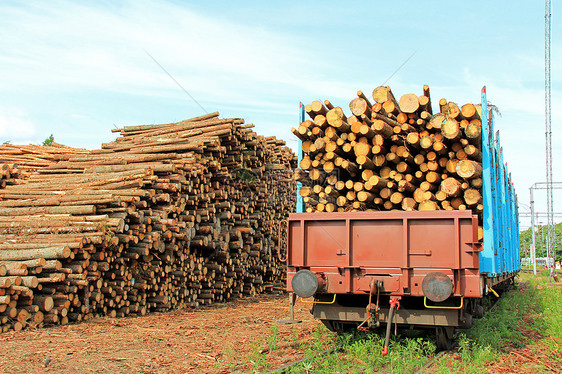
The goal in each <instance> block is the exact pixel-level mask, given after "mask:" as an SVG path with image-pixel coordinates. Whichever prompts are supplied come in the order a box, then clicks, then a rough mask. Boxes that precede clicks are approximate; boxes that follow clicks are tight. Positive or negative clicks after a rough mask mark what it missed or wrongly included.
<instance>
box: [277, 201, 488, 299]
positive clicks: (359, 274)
mask: <svg viewBox="0 0 562 374" xmlns="http://www.w3.org/2000/svg"><path fill="white" fill-rule="evenodd" d="M477 229H478V222H477V218H476V216H474V215H472V213H471V212H470V211H426V212H418V211H416V212H404V211H385V212H346V213H297V214H290V215H289V219H288V249H287V252H288V255H287V256H288V258H287V266H288V276H287V282H288V288H289V290H291V279H292V277H293V276H294V274H295V273H296V271H298V270H299V269H309V270H311V271H313V272H315V273H321V274H322V277H323V278H324V279H326V286H325V292H327V293H338V294H341V293H368V292H369V283H370V281H371V280H372V279H375V280H376V281H380V282H381V284H382V285H383V286H382V291H383V292H386V293H391V294H393V295H410V296H424V294H423V290H422V282H423V279H424V277H425V276H426V275H427V274H429V273H431V272H436V271H439V272H441V273H443V274H445V275H446V276H447V277H449V279H450V280H451V282H452V284H453V295H454V296H467V297H481V296H482V285H481V275H480V272H479V270H478V253H479V251H480V250H481V245H480V243H478V242H477Z"/></svg>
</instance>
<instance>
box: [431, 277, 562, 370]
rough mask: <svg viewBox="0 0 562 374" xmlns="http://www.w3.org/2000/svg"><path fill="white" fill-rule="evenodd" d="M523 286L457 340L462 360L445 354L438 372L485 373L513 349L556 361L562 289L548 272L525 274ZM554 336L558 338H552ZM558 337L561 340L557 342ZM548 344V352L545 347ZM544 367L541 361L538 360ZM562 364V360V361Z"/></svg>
mask: <svg viewBox="0 0 562 374" xmlns="http://www.w3.org/2000/svg"><path fill="white" fill-rule="evenodd" d="M521 278H522V281H523V282H524V283H523V284H522V286H521V287H516V288H515V289H514V290H512V291H509V292H506V293H505V294H504V295H502V297H501V299H500V300H499V301H498V304H497V305H496V307H495V308H494V309H493V310H492V311H491V312H489V313H487V314H486V315H485V316H484V318H482V319H480V320H475V323H474V327H473V328H472V329H470V330H467V331H466V332H465V333H462V334H460V335H459V337H458V339H457V344H458V351H459V356H460V359H458V360H451V358H450V357H443V358H442V359H441V360H439V361H438V363H437V365H436V372H438V373H451V372H453V373H481V372H482V371H485V370H486V367H487V366H488V365H489V364H491V363H493V362H494V361H497V360H501V359H502V358H503V357H505V356H506V355H507V354H508V352H509V351H510V350H512V349H516V348H521V347H525V346H527V347H529V348H530V349H531V350H532V351H537V352H538V351H542V352H543V353H544V352H546V354H547V355H548V356H549V358H551V359H554V360H556V358H555V357H556V355H557V354H558V355H559V354H560V353H562V352H561V351H560V340H559V339H560V334H561V332H562V331H561V330H562V316H561V314H560V310H561V309H560V307H561V306H562V292H561V291H560V289H557V288H549V287H546V286H545V285H546V284H547V283H548V273H547V274H541V275H540V276H537V277H534V276H533V275H531V274H523V275H521ZM551 337H554V339H551ZM557 340H558V341H557ZM543 345H546V346H547V347H548V349H546V351H545V350H544V349H543V348H542V347H543ZM536 364H537V365H538V367H539V368H540V362H537V363H536ZM559 364H561V365H562V362H559Z"/></svg>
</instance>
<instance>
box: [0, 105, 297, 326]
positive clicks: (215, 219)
mask: <svg viewBox="0 0 562 374" xmlns="http://www.w3.org/2000/svg"><path fill="white" fill-rule="evenodd" d="M251 127H252V125H245V124H244V121H243V120H241V119H219V118H218V113H213V114H210V115H206V116H203V117H198V118H193V119H190V120H186V121H183V122H180V123H175V124H165V125H147V126H129V127H125V128H122V129H119V130H117V131H118V132H119V133H120V135H121V136H120V137H119V138H117V140H116V141H114V142H111V143H107V144H103V145H102V149H100V150H94V151H87V150H81V149H73V148H69V147H64V146H61V145H58V144H55V145H54V146H52V147H41V146H14V145H4V146H2V147H0V164H2V165H1V170H2V173H1V179H0V181H1V183H2V186H3V187H4V188H2V189H0V329H1V330H4V331H6V330H9V329H14V330H19V329H21V328H23V327H25V326H26V325H32V326H41V325H42V324H44V323H62V324H64V323H68V322H72V321H81V320H86V319H89V318H92V317H93V316H100V315H109V316H126V315H129V314H141V315H142V314H145V313H147V312H150V311H166V310H170V309H172V308H177V307H181V306H197V305H201V304H208V303H211V302H213V301H223V300H228V299H230V298H233V297H238V296H241V295H252V294H255V293H259V292H270V291H273V290H282V289H283V287H284V283H283V279H284V276H285V274H284V271H283V269H282V265H281V263H280V262H279V261H278V260H277V253H276V242H277V225H278V222H279V221H280V220H281V219H283V218H285V217H286V215H287V213H288V212H290V211H294V207H295V198H294V190H295V182H294V181H293V180H292V178H291V175H292V170H293V168H294V167H296V158H295V155H294V154H293V153H292V152H291V151H290V150H289V149H288V148H287V147H285V143H284V142H283V141H281V140H277V139H275V138H274V137H262V136H258V135H256V134H255V133H254V132H253V131H252V130H251Z"/></svg>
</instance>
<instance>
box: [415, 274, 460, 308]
mask: <svg viewBox="0 0 562 374" xmlns="http://www.w3.org/2000/svg"><path fill="white" fill-rule="evenodd" d="M422 291H423V294H424V295H425V296H427V298H428V299H429V300H431V301H435V302H442V301H445V300H447V299H448V298H449V296H451V293H452V292H453V282H452V281H451V278H449V277H448V276H446V275H445V274H443V273H441V272H440V271H434V272H431V273H429V274H427V275H426V276H425V277H424V278H423V282H422Z"/></svg>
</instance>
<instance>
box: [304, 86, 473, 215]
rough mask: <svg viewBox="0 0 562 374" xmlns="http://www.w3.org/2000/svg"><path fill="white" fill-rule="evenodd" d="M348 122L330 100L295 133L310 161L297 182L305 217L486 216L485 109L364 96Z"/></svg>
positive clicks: (385, 93)
mask: <svg viewBox="0 0 562 374" xmlns="http://www.w3.org/2000/svg"><path fill="white" fill-rule="evenodd" d="M349 109H350V111H351V114H350V115H346V114H344V111H343V109H342V108H340V107H334V106H333V105H332V104H331V103H330V102H329V101H328V100H326V101H324V102H323V103H322V102H320V101H314V102H313V103H311V104H310V105H306V106H305V111H306V113H308V115H309V117H310V120H306V121H304V122H303V123H302V124H301V125H300V126H299V127H298V129H295V128H293V133H294V134H295V135H296V136H297V137H298V138H299V139H301V140H302V149H303V152H304V157H303V159H302V161H301V162H300V169H297V170H295V174H294V179H295V180H298V181H300V182H302V183H303V186H302V188H301V189H300V194H301V196H303V199H304V201H305V204H306V211H307V212H334V211H340V212H341V211H348V210H395V209H398V210H438V209H447V210H451V209H460V210H463V209H471V210H472V211H473V212H475V213H477V214H479V215H480V214H481V213H482V210H483V206H482V196H481V194H482V178H481V174H482V164H481V162H482V156H481V151H482V144H481V143H482V142H481V121H480V119H481V106H480V105H473V104H466V105H463V106H459V105H457V104H455V103H454V102H451V101H447V100H446V99H441V100H440V101H439V111H435V112H434V111H433V109H432V107H431V100H430V95H429V87H428V86H424V87H423V94H422V95H421V96H417V95H415V94H406V95H403V96H402V97H400V99H399V100H397V99H396V98H395V96H394V95H393V93H392V91H391V90H390V88H389V87H386V86H381V87H377V88H375V89H374V91H373V93H372V99H371V98H368V97H367V96H366V95H365V94H364V93H363V92H361V91H358V92H357V97H356V98H354V99H353V100H351V102H350V103H349Z"/></svg>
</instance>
